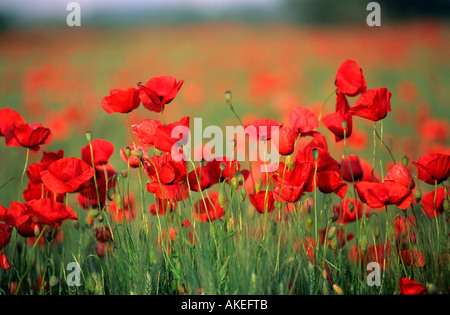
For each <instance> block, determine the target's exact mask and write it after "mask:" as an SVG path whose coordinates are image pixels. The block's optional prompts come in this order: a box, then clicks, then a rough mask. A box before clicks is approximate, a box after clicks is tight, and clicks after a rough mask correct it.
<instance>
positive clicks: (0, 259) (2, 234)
mask: <svg viewBox="0 0 450 315" xmlns="http://www.w3.org/2000/svg"><path fill="white" fill-rule="evenodd" d="M10 239H11V227H10V226H9V225H7V224H1V223H0V268H2V269H11V265H10V264H9V261H8V258H7V257H6V254H5V252H4V251H3V250H4V249H5V247H6V246H8V244H9V241H10Z"/></svg>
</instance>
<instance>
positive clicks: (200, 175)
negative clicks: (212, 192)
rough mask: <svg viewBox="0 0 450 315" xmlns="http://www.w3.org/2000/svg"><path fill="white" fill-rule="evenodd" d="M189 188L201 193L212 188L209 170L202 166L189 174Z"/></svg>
mask: <svg viewBox="0 0 450 315" xmlns="http://www.w3.org/2000/svg"><path fill="white" fill-rule="evenodd" d="M188 182H189V188H190V189H191V190H192V191H201V190H204V189H207V188H209V187H211V181H210V178H209V172H208V168H207V167H206V166H200V167H197V168H196V169H194V170H192V171H190V172H189V174H188Z"/></svg>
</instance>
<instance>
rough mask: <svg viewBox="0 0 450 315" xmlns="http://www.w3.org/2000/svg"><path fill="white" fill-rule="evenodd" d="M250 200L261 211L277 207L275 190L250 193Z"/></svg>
mask: <svg viewBox="0 0 450 315" xmlns="http://www.w3.org/2000/svg"><path fill="white" fill-rule="evenodd" d="M248 200H250V202H251V204H252V205H253V206H254V207H255V209H256V210H257V211H258V212H259V213H264V212H272V211H273V210H274V209H275V200H274V197H273V191H267V193H266V191H265V190H263V191H260V192H257V193H253V194H249V195H248Z"/></svg>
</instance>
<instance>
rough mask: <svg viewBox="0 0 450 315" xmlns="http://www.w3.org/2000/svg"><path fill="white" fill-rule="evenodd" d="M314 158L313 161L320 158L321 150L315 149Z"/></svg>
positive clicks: (313, 151)
mask: <svg viewBox="0 0 450 315" xmlns="http://www.w3.org/2000/svg"><path fill="white" fill-rule="evenodd" d="M312 156H313V159H314V160H316V161H317V159H318V158H319V150H317V149H316V148H314V149H313V150H312Z"/></svg>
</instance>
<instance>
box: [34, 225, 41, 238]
mask: <svg viewBox="0 0 450 315" xmlns="http://www.w3.org/2000/svg"><path fill="white" fill-rule="evenodd" d="M39 234H41V231H40V229H39V226H38V225H37V224H36V225H35V226H34V236H36V237H38V236H39Z"/></svg>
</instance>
